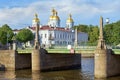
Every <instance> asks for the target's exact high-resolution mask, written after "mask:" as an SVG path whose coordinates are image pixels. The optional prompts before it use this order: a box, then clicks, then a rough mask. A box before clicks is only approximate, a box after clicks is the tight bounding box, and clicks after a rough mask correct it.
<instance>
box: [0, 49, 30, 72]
mask: <svg viewBox="0 0 120 80" xmlns="http://www.w3.org/2000/svg"><path fill="white" fill-rule="evenodd" d="M0 63H1V64H2V65H4V66H5V68H6V70H16V69H23V68H30V67H31V54H18V53H17V51H15V50H0Z"/></svg>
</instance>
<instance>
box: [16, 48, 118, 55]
mask: <svg viewBox="0 0 120 80" xmlns="http://www.w3.org/2000/svg"><path fill="white" fill-rule="evenodd" d="M32 50H33V49H32V48H30V49H29V48H27V49H24V50H22V49H18V50H17V51H18V53H32ZM46 50H47V51H48V53H65V54H67V53H70V50H68V49H66V48H57V49H46ZM94 50H95V49H85V48H84V49H75V53H94ZM113 51H114V52H115V54H118V55H120V49H113Z"/></svg>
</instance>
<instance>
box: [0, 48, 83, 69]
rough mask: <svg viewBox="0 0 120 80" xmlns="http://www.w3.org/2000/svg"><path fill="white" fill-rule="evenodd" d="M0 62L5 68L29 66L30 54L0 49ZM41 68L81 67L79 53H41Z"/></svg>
mask: <svg viewBox="0 0 120 80" xmlns="http://www.w3.org/2000/svg"><path fill="white" fill-rule="evenodd" d="M0 63H1V64H2V65H4V66H5V68H6V70H17V69H24V68H30V67H31V54H18V53H17V51H14V50H0ZM40 65H41V66H40V68H41V70H58V69H69V68H73V67H79V68H80V67H81V54H62V53H60V54H58V53H57V54H55V53H53V54H52V53H48V54H41V55H40Z"/></svg>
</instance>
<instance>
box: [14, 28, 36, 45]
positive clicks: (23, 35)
mask: <svg viewBox="0 0 120 80" xmlns="http://www.w3.org/2000/svg"><path fill="white" fill-rule="evenodd" d="M33 38H34V36H33V33H32V32H31V31H30V30H29V29H22V30H20V32H19V33H18V34H17V35H16V39H17V40H18V41H20V42H23V43H26V42H27V41H31V40H33Z"/></svg>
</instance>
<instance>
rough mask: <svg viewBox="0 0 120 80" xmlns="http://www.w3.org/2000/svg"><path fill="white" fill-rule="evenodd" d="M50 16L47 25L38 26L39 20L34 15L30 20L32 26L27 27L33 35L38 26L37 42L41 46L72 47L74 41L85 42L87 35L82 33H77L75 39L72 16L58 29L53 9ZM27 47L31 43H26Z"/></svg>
mask: <svg viewBox="0 0 120 80" xmlns="http://www.w3.org/2000/svg"><path fill="white" fill-rule="evenodd" d="M51 12H52V14H51V15H50V17H49V20H48V24H46V25H40V19H39V18H38V15H37V14H35V16H34V19H33V20H32V26H31V27H27V28H28V29H30V30H31V31H32V32H33V33H34V34H35V27H36V26H37V25H39V41H40V44H41V45H45V46H51V45H56V46H67V45H74V42H75V39H77V42H78V43H81V42H87V41H88V34H87V33H84V32H77V38H75V37H76V36H75V31H73V30H72V27H73V26H74V20H73V19H72V15H71V14H69V16H68V18H67V20H66V26H65V27H60V21H61V20H60V17H59V16H58V12H57V11H56V10H55V9H52V11H51ZM27 45H28V46H32V45H33V42H28V43H27Z"/></svg>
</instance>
